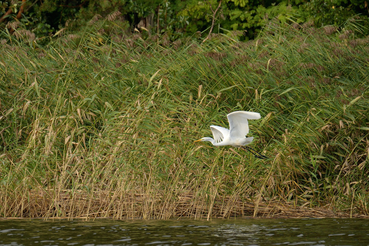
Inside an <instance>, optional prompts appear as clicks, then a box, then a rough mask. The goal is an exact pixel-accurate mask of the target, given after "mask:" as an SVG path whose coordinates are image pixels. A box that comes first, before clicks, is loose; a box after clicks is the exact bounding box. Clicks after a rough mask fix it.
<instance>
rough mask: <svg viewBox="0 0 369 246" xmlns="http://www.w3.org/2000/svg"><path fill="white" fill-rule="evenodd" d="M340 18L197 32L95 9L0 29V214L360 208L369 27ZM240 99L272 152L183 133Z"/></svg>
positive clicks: (276, 212)
mask: <svg viewBox="0 0 369 246" xmlns="http://www.w3.org/2000/svg"><path fill="white" fill-rule="evenodd" d="M352 26H354V24H351V26H349V25H348V26H347V28H345V29H343V30H340V31H338V30H337V29H335V28H334V27H323V28H314V27H312V26H311V25H309V24H305V25H303V26H299V25H297V24H293V25H281V24H278V23H276V22H273V23H271V24H270V25H269V26H267V27H266V28H265V30H264V31H263V33H262V34H261V35H260V37H259V38H258V39H257V40H254V41H249V42H239V41H237V40H235V39H234V38H232V36H227V35H220V34H218V35H212V36H211V38H209V39H208V40H207V41H206V42H204V43H202V42H201V40H198V39H196V38H195V37H194V38H184V39H181V40H177V41H174V42H172V41H170V40H169V39H168V37H167V36H162V37H157V36H154V35H149V34H148V33H134V34H130V33H128V32H127V30H126V29H125V28H124V25H122V23H119V22H118V21H114V20H113V21H109V20H99V21H97V22H94V23H93V22H91V23H90V24H89V26H88V27H86V29H85V30H84V31H83V32H80V33H78V34H67V33H63V34H61V33H60V36H61V37H59V38H58V39H56V40H54V41H53V42H51V43H50V44H48V45H45V46H41V45H38V44H37V40H36V41H34V40H31V41H30V40H29V39H27V36H22V35H20V34H21V33H22V32H19V33H20V34H19V36H18V39H9V40H2V41H1V43H2V44H3V45H2V47H1V51H0V112H1V116H0V142H1V144H0V149H1V154H0V163H1V166H0V180H1V185H0V199H1V201H2V202H1V204H0V215H1V217H27V218H35V217H42V218H57V217H63V218H100V217H101V218H105V217H109V218H114V219H131V218H133V219H136V218H143V219H168V218H175V217H187V218H188V217H189V218H196V219H204V218H207V219H211V218H214V217H222V218H229V217H241V216H256V217H273V216H274V217H275V216H290V217H304V216H307V217H309V216H313V217H324V216H329V217H332V216H367V215H369V211H368V196H369V193H368V190H369V183H368V182H369V181H368V180H369V179H368V177H369V165H368V152H369V138H368V134H369V123H368V122H369V114H368V109H369V100H368V85H369V58H368V56H367V54H369V45H368V44H369V37H359V36H358V34H359V33H358V32H357V31H358V30H357V29H356V30H354V31H353V29H352V28H350V27H352ZM354 27H355V26H354ZM143 32H144V31H143ZM236 110H246V111H256V112H260V113H261V115H262V119H261V120H258V121H250V129H251V133H250V135H251V136H253V137H255V140H254V141H253V143H252V147H254V148H255V149H257V150H258V151H260V152H262V153H263V154H265V155H267V156H268V157H269V159H267V160H260V159H257V158H255V157H254V156H253V155H251V154H250V153H248V152H245V151H244V150H242V149H238V148H233V147H213V146H211V145H209V144H197V143H193V141H194V140H196V139H199V138H201V137H203V136H210V135H211V132H210V128H209V125H211V124H217V125H222V126H227V125H228V122H227V120H226V115H227V113H229V112H232V111H236Z"/></svg>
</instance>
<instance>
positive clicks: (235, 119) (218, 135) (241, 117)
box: [196, 111, 266, 159]
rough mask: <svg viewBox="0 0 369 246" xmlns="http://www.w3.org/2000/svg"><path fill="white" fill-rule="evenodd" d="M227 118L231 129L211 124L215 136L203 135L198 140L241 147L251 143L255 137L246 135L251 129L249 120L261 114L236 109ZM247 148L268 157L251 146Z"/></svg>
mask: <svg viewBox="0 0 369 246" xmlns="http://www.w3.org/2000/svg"><path fill="white" fill-rule="evenodd" d="M227 118H228V122H229V129H227V128H224V127H221V126H214V125H211V126H210V129H211V131H212V133H213V138H211V137H203V138H201V139H199V140H197V141H208V142H211V143H212V144H213V145H214V146H226V145H231V146H237V147H241V146H245V145H247V144H250V143H251V142H252V140H253V139H254V138H253V137H246V135H247V134H248V133H249V131H250V129H249V123H248V120H257V119H260V118H261V116H260V114H259V113H256V112H248V111H236V112H232V113H230V114H228V115H227ZM197 141H196V142H197ZM246 149H247V150H249V151H250V152H252V153H253V154H254V155H255V156H256V157H258V158H262V159H263V158H266V157H265V156H263V155H261V154H259V153H257V152H256V151H255V150H253V149H251V148H250V147H246ZM252 150H253V151H252ZM255 152H256V153H257V154H258V155H256V154H255Z"/></svg>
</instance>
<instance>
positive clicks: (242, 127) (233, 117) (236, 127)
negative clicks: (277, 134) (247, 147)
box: [227, 111, 261, 139]
mask: <svg viewBox="0 0 369 246" xmlns="http://www.w3.org/2000/svg"><path fill="white" fill-rule="evenodd" d="M227 118H228V121H229V130H230V137H231V138H235V139H237V138H243V137H245V136H246V135H247V134H248V133H249V123H248V121H247V120H248V119H249V120H257V119H260V118H261V116H260V114H259V113H256V112H247V111H236V112H232V113H230V114H228V115H227Z"/></svg>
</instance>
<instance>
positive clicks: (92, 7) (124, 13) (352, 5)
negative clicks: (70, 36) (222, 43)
mask: <svg viewBox="0 0 369 246" xmlns="http://www.w3.org/2000/svg"><path fill="white" fill-rule="evenodd" d="M114 12H115V13H118V12H119V14H117V15H116V16H111V13H114ZM108 16H110V18H120V19H122V20H124V21H125V22H126V25H128V26H129V27H130V28H131V30H134V28H136V29H138V30H142V31H143V30H145V31H148V32H150V33H151V34H154V33H156V34H157V35H163V34H166V35H168V36H169V38H170V39H171V40H172V41H173V40H176V39H178V38H181V37H184V36H192V35H193V34H194V33H196V32H207V33H208V32H209V31H211V32H215V33H225V34H227V33H229V31H238V32H237V38H239V39H241V40H248V39H253V38H255V37H256V36H257V34H258V33H259V32H260V30H261V29H262V28H263V27H264V26H265V25H266V24H267V23H268V22H269V21H270V20H273V19H275V18H276V19H278V20H279V21H281V22H283V23H292V22H297V23H299V24H302V23H306V22H308V21H313V22H314V24H315V26H316V27H322V26H326V25H334V26H337V27H339V28H342V27H344V26H345V25H346V22H347V20H348V19H350V18H353V17H355V18H357V19H358V20H360V21H361V24H362V25H364V26H366V27H367V28H369V6H368V3H367V1H362V0H351V1H343V0H314V1H310V0H276V1H270V0H262V1H261V0H206V1H198V0H188V1H181V0H151V1H147V0H109V1H107V0H104V1H101V0H73V1H70V0H68V1H67V0H43V1H39V0H34V1H27V0H22V1H14V0H6V1H1V2H0V30H7V31H8V32H10V33H14V32H15V34H17V32H18V35H20V34H21V35H22V32H25V31H24V30H27V31H29V32H31V33H32V34H33V35H35V37H37V38H39V39H38V42H39V43H40V42H46V41H48V40H49V38H51V36H53V35H55V34H60V32H65V31H68V32H69V33H75V32H78V31H79V30H80V29H81V28H83V27H84V26H85V25H86V24H88V22H89V21H90V20H91V18H93V17H95V18H101V17H102V18H107V17H108ZM19 32H20V34H19ZM366 34H368V33H367V30H366ZM56 36H58V35H56Z"/></svg>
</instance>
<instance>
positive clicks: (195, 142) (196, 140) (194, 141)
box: [194, 139, 202, 143]
mask: <svg viewBox="0 0 369 246" xmlns="http://www.w3.org/2000/svg"><path fill="white" fill-rule="evenodd" d="M201 141H202V139H199V140H196V141H194V143H196V142H201Z"/></svg>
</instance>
